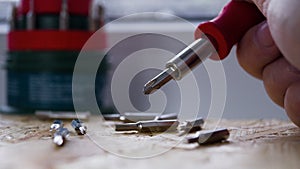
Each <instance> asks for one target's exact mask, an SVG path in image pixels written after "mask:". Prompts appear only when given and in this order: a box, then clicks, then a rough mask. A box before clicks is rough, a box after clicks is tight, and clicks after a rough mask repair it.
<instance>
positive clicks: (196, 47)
mask: <svg viewBox="0 0 300 169" xmlns="http://www.w3.org/2000/svg"><path fill="white" fill-rule="evenodd" d="M214 52H215V50H214V47H213V45H212V44H211V43H210V41H209V40H208V39H206V38H200V39H197V40H196V41H194V42H193V43H192V44H190V45H189V46H188V47H186V48H185V49H184V50H182V51H181V52H180V53H178V54H177V55H176V56H175V57H174V58H172V59H171V60H169V61H168V62H167V64H166V69H165V70H164V71H162V72H161V73H160V74H158V75H157V76H155V77H154V78H153V79H151V80H150V81H149V82H147V83H146V84H145V86H144V94H151V93H153V92H155V91H156V90H158V89H159V88H160V87H161V86H163V85H165V84H166V83H168V82H169V81H170V80H172V79H175V80H180V79H182V77H184V75H186V74H187V73H188V72H190V71H191V70H192V69H193V68H195V67H196V66H197V65H199V64H200V63H202V62H203V61H204V60H205V59H206V58H208V57H209V56H211V55H212V54H213V53H214Z"/></svg>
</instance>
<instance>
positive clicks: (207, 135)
mask: <svg viewBox="0 0 300 169" xmlns="http://www.w3.org/2000/svg"><path fill="white" fill-rule="evenodd" d="M228 138H229V131H228V130H227V129H225V128H222V129H215V130H207V131H198V132H197V133H196V134H195V136H191V137H187V143H196V142H197V143H198V144H199V145H204V144H213V143H218V142H222V141H224V140H227V139H228Z"/></svg>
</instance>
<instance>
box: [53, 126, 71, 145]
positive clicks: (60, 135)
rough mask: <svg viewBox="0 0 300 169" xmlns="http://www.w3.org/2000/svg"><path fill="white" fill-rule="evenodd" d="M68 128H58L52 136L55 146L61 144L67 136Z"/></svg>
mask: <svg viewBox="0 0 300 169" xmlns="http://www.w3.org/2000/svg"><path fill="white" fill-rule="evenodd" d="M69 134H70V132H69V130H68V129H67V128H59V129H58V130H57V131H56V132H55V133H54V136H53V143H54V144H56V145H57V146H63V145H64V144H65V142H66V140H67V137H69Z"/></svg>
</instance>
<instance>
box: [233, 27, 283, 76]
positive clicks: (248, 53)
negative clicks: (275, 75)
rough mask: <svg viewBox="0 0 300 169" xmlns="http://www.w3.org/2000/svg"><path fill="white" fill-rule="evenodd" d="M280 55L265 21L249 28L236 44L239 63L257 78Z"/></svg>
mask: <svg viewBox="0 0 300 169" xmlns="http://www.w3.org/2000/svg"><path fill="white" fill-rule="evenodd" d="M280 55H281V54H280V51H279V50H278V48H277V46H276V45H275V43H274V41H273V39H272V37H271V34H270V30H269V27H268V24H267V22H266V21H264V22H262V23H261V24H258V25H257V26H254V27H253V28H251V29H250V30H249V31H248V32H247V33H246V34H245V36H244V37H243V38H242V40H241V41H240V42H239V43H238V45H237V58H238V61H239V64H240V65H241V66H242V67H243V68H244V69H245V70H246V71H247V72H248V73H249V74H251V75H252V76H254V77H256V78H259V79H262V70H263V68H264V67H265V66H266V65H267V64H269V63H271V62H272V61H274V60H275V59H276V58H278V57H279V56H280Z"/></svg>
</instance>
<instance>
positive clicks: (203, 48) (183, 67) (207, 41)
mask: <svg viewBox="0 0 300 169" xmlns="http://www.w3.org/2000/svg"><path fill="white" fill-rule="evenodd" d="M263 20H265V17H264V16H263V15H262V13H261V12H260V11H259V9H258V8H257V7H256V6H255V5H254V4H252V3H249V2H245V1H234V0H233V1H230V2H229V3H228V4H227V5H226V6H225V7H224V8H223V10H222V11H221V12H220V14H219V15H218V16H217V17H216V18H215V19H213V20H211V21H208V22H204V23H201V24H200V25H199V26H198V28H197V29H196V31H195V39H196V40H195V41H194V42H193V43H191V44H190V45H189V46H188V47H186V48H185V49H183V50H182V51H181V52H179V53H178V54H177V55H176V56H175V57H174V58H172V59H171V60H169V61H168V62H167V63H166V69H164V70H163V71H162V72H161V73H160V74H158V75H157V76H155V77H154V78H153V79H151V80H150V81H149V82H147V83H146V84H145V85H144V94H151V93H154V92H155V91H156V90H158V89H159V88H161V87H162V86H163V85H165V84H166V83H167V82H169V81H170V80H172V79H175V80H181V79H182V78H183V77H184V76H185V75H186V74H187V73H188V72H190V71H191V70H192V69H193V68H195V67H196V66H197V65H200V64H201V63H202V62H203V61H204V60H205V59H206V58H208V57H211V56H216V55H218V56H219V59H221V60H222V59H224V58H225V57H226V56H227V55H228V54H229V52H230V50H231V48H232V47H233V45H235V44H236V43H237V42H238V41H239V40H240V39H241V38H242V37H243V35H244V34H245V33H246V32H247V31H248V30H249V29H250V28H251V27H253V26H254V25H257V24H258V23H260V22H262V21H263Z"/></svg>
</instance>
